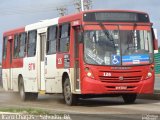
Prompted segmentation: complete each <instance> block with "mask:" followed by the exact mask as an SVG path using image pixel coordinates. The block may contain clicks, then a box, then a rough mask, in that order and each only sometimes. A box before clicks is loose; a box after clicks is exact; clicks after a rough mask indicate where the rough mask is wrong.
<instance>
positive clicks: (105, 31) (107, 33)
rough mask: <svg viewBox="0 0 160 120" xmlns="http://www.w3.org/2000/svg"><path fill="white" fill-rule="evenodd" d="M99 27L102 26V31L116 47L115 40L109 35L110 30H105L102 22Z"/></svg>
mask: <svg viewBox="0 0 160 120" xmlns="http://www.w3.org/2000/svg"><path fill="white" fill-rule="evenodd" d="M99 25H100V26H101V28H102V30H103V31H104V34H105V35H106V36H107V38H108V39H109V40H110V41H111V42H112V45H113V46H114V49H115V48H116V47H115V43H114V39H113V37H112V36H111V35H110V34H109V32H108V30H107V29H106V28H105V26H104V25H103V24H102V23H101V22H100V23H99Z"/></svg>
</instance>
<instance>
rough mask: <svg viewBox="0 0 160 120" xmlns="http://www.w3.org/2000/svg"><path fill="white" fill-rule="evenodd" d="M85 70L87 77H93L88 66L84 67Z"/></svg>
mask: <svg viewBox="0 0 160 120" xmlns="http://www.w3.org/2000/svg"><path fill="white" fill-rule="evenodd" d="M85 72H86V75H87V77H90V78H94V76H93V73H92V71H91V70H90V69H89V68H88V67H86V68H85Z"/></svg>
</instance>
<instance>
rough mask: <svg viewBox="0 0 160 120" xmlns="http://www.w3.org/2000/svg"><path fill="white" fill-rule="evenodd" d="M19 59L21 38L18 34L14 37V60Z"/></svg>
mask: <svg viewBox="0 0 160 120" xmlns="http://www.w3.org/2000/svg"><path fill="white" fill-rule="evenodd" d="M18 57H19V36H18V34H16V35H14V58H18Z"/></svg>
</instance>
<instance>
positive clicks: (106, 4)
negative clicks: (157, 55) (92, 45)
mask: <svg viewBox="0 0 160 120" xmlns="http://www.w3.org/2000/svg"><path fill="white" fill-rule="evenodd" d="M73 3H74V0H0V61H1V58H2V57H1V56H2V39H3V32H4V31H7V30H10V29H14V28H17V27H18V28H19V27H23V26H25V25H28V24H32V23H35V22H38V21H40V20H45V19H51V18H55V17H58V16H59V14H58V12H57V10H56V9H57V7H61V6H66V7H67V9H68V10H67V13H68V14H72V13H75V11H76V10H75V6H74V4H73ZM92 9H109V10H110V9H114V10H115V9H116V10H138V11H143V12H147V13H148V14H149V15H150V19H151V22H153V24H154V28H156V29H157V30H158V39H159V46H160V14H159V11H160V0H92Z"/></svg>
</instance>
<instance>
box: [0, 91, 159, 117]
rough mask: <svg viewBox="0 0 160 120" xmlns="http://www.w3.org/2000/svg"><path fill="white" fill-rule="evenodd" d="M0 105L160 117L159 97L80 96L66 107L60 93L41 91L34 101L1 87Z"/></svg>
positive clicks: (87, 114)
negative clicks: (130, 100)
mask: <svg viewBox="0 0 160 120" xmlns="http://www.w3.org/2000/svg"><path fill="white" fill-rule="evenodd" d="M0 108H36V109H43V110H46V111H49V112H50V113H53V114H70V116H71V119H72V120H82V119H83V120H90V119H92V120H106V119H109V120H117V119H118V120H125V119H126V120H128V119H131V120H142V118H143V117H144V116H146V115H150V116H151V117H153V115H156V116H157V117H158V118H157V119H155V120H159V119H160V101H158V100H144V99H137V101H136V103H135V104H132V105H126V104H124V103H123V100H122V98H119V97H116V98H96V99H95V98H94V99H85V100H80V102H79V104H78V105H77V106H72V107H70V106H67V105H65V104H64V102H63V97H62V96H61V95H41V96H39V98H38V100H37V101H27V102H22V101H21V100H20V99H19V95H18V94H16V93H9V92H2V91H1V92H0ZM144 120H145V119H144Z"/></svg>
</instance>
